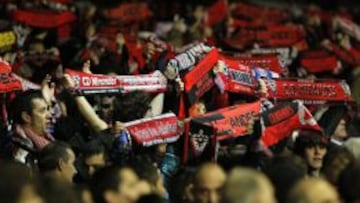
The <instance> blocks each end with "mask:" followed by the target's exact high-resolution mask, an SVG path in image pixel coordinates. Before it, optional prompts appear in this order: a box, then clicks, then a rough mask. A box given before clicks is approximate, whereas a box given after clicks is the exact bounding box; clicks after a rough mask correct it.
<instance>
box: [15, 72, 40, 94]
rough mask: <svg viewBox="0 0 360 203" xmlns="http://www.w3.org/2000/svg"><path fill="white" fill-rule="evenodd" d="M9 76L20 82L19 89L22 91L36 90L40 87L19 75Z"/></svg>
mask: <svg viewBox="0 0 360 203" xmlns="http://www.w3.org/2000/svg"><path fill="white" fill-rule="evenodd" d="M11 76H12V77H14V78H15V79H17V80H18V81H20V83H21V89H22V90H23V91H27V90H38V89H40V88H41V86H40V85H38V84H35V83H33V82H31V81H29V80H27V79H25V78H23V77H21V76H19V75H16V74H15V73H11Z"/></svg>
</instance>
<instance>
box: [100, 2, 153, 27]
mask: <svg viewBox="0 0 360 203" xmlns="http://www.w3.org/2000/svg"><path fill="white" fill-rule="evenodd" d="M150 16H151V10H150V9H149V6H148V4H147V3H124V4H121V5H120V6H118V7H116V8H112V9H108V10H106V11H105V17H107V18H109V19H112V20H119V21H121V22H123V23H131V22H136V21H142V20H147V19H148V18H149V17H150Z"/></svg>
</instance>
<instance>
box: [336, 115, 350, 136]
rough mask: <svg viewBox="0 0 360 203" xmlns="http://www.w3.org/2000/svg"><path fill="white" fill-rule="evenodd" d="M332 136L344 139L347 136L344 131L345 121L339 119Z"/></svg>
mask: <svg viewBox="0 0 360 203" xmlns="http://www.w3.org/2000/svg"><path fill="white" fill-rule="evenodd" d="M333 137H334V138H335V139H337V140H345V139H346V138H347V137H348V134H347V132H346V121H345V120H344V119H341V120H340V122H339V124H338V126H337V127H336V129H335V132H334V134H333Z"/></svg>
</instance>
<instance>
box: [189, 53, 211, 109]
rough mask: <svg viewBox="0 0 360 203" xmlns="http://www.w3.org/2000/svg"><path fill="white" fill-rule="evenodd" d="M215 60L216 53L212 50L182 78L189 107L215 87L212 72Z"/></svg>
mask: <svg viewBox="0 0 360 203" xmlns="http://www.w3.org/2000/svg"><path fill="white" fill-rule="evenodd" d="M217 60H218V51H217V49H213V50H211V51H210V53H208V54H207V55H206V56H205V57H204V58H203V59H202V60H201V61H200V62H199V63H198V64H197V65H196V66H195V67H194V68H193V69H192V70H191V71H189V72H188V73H186V75H185V76H184V79H183V81H184V86H185V87H184V89H185V93H186V94H187V96H188V100H189V103H190V105H192V104H193V103H195V101H196V100H197V99H199V98H200V97H201V96H203V95H204V94H205V93H206V92H207V91H209V90H210V89H211V88H212V87H213V86H214V85H215V82H214V79H213V72H212V70H213V67H214V66H215V64H216V62H217Z"/></svg>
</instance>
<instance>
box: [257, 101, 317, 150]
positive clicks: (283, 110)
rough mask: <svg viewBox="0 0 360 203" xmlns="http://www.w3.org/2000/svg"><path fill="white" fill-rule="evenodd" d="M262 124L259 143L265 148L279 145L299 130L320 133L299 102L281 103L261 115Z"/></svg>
mask: <svg viewBox="0 0 360 203" xmlns="http://www.w3.org/2000/svg"><path fill="white" fill-rule="evenodd" d="M261 119H262V121H263V122H262V123H263V124H264V126H263V127H264V129H263V134H262V137H261V141H262V142H263V144H264V145H265V146H266V147H269V146H272V145H274V144H277V143H279V142H280V141H281V140H283V139H285V138H287V137H289V136H290V135H291V133H292V132H293V131H294V130H296V129H300V128H307V129H313V130H318V131H321V128H320V126H319V125H318V124H317V122H316V120H315V119H314V118H313V116H312V115H311V113H310V111H309V110H308V109H307V108H306V107H305V106H304V105H303V104H302V103H300V102H299V101H296V102H292V103H282V104H279V105H278V106H275V107H274V108H272V109H270V110H268V111H266V112H264V113H262V114H261Z"/></svg>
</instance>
